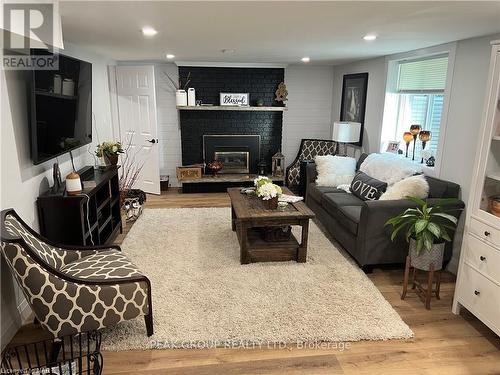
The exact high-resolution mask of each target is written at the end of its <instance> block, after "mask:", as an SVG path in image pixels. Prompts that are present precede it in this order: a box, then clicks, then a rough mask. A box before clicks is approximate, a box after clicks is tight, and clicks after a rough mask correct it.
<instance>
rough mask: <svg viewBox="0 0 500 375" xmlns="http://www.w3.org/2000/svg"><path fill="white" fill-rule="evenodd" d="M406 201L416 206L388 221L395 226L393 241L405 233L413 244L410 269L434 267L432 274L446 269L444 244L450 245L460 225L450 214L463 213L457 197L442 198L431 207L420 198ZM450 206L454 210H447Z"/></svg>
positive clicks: (410, 198) (426, 269)
mask: <svg viewBox="0 0 500 375" xmlns="http://www.w3.org/2000/svg"><path fill="white" fill-rule="evenodd" d="M406 198H407V199H409V200H410V201H412V202H414V203H416V204H417V207H416V208H408V209H407V210H406V211H404V212H403V213H401V214H400V215H398V216H395V217H393V218H392V219H389V220H388V221H387V222H386V225H392V226H393V230H392V235H391V240H392V241H394V239H395V238H396V236H397V235H398V233H405V237H406V241H407V242H409V243H410V250H409V255H410V264H411V266H412V267H414V268H417V269H420V270H423V271H429V270H430V266H431V264H432V266H433V271H437V270H440V269H441V268H442V267H443V255H444V247H445V242H446V241H448V242H451V240H452V234H453V232H454V231H455V229H456V226H457V222H458V219H457V218H456V217H455V216H453V215H451V214H450V212H453V211H459V210H461V208H458V209H457V204H458V202H459V201H458V200H457V199H454V198H450V199H442V200H440V201H439V202H438V204H437V205H435V206H432V207H429V206H428V204H427V202H425V201H424V200H422V199H420V198H415V197H406ZM451 205H453V206H454V207H453V209H448V210H445V208H444V207H445V206H451Z"/></svg>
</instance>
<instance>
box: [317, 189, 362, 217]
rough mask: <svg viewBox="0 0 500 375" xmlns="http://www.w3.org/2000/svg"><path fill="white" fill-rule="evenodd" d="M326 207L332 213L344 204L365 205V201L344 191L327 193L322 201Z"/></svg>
mask: <svg viewBox="0 0 500 375" xmlns="http://www.w3.org/2000/svg"><path fill="white" fill-rule="evenodd" d="M322 203H323V205H324V208H325V209H326V210H327V211H328V212H330V213H332V212H333V211H335V210H338V209H339V208H340V207H344V206H364V204H365V203H364V202H363V201H362V200H361V199H359V198H358V197H356V196H354V195H352V194H349V193H346V192H345V191H342V192H341V193H340V192H338V193H326V194H325V195H324V196H323V201H322Z"/></svg>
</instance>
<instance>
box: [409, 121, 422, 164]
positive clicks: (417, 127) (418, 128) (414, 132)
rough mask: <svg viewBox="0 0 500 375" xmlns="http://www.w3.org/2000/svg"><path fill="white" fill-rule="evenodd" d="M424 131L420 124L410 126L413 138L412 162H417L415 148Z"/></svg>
mask: <svg viewBox="0 0 500 375" xmlns="http://www.w3.org/2000/svg"><path fill="white" fill-rule="evenodd" d="M421 130H422V126H421V125H418V124H414V125H412V126H410V133H411V135H412V136H413V157H412V158H411V160H413V161H415V148H416V146H417V136H418V135H419V133H420V131H421Z"/></svg>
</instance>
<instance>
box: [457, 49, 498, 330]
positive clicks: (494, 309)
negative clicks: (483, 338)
mask: <svg viewBox="0 0 500 375" xmlns="http://www.w3.org/2000/svg"><path fill="white" fill-rule="evenodd" d="M491 44H492V51H491V60H490V71H489V78H488V85H487V87H486V97H485V105H484V112H483V117H482V121H481V131H480V136H479V141H478V144H477V148H476V159H475V163H474V168H475V169H474V174H473V176H472V186H471V188H470V191H471V193H470V196H469V201H468V204H467V217H466V224H465V233H464V240H463V242H462V251H461V254H460V264H459V267H458V276H457V284H456V287H455V298H454V299H453V312H454V313H455V314H458V313H459V312H460V309H461V307H465V308H466V309H467V310H469V311H470V312H471V313H473V314H474V315H475V316H476V317H477V318H478V319H480V320H481V321H482V322H483V323H484V324H486V325H487V326H488V327H489V328H491V329H492V330H493V331H494V332H495V333H496V334H497V335H500V217H499V216H497V215H498V213H497V212H496V211H495V210H493V209H492V205H491V201H492V199H494V197H496V196H497V195H498V194H499V193H500V178H499V177H498V176H500V146H499V143H500V40H498V41H495V42H492V43H491ZM478 120H479V119H478Z"/></svg>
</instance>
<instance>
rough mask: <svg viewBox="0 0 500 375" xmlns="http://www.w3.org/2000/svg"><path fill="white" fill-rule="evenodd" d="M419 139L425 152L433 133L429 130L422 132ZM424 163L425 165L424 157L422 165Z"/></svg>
mask: <svg viewBox="0 0 500 375" xmlns="http://www.w3.org/2000/svg"><path fill="white" fill-rule="evenodd" d="M418 139H420V140H421V141H422V151H424V150H425V145H426V144H427V142H429V141H430V140H431V132H430V131H429V130H421V131H420V133H419V134H418ZM423 163H424V157H423V156H422V160H421V161H420V164H423Z"/></svg>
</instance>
